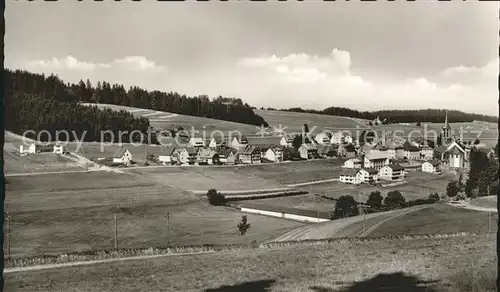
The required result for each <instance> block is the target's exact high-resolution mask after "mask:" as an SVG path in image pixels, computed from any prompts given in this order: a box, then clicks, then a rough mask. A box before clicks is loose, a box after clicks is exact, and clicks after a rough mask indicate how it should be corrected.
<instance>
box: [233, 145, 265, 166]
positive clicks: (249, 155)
mask: <svg viewBox="0 0 500 292" xmlns="http://www.w3.org/2000/svg"><path fill="white" fill-rule="evenodd" d="M236 155H237V160H238V162H240V163H243V164H256V163H261V162H262V160H261V154H260V151H259V150H258V149H257V147H255V146H251V145H247V146H246V147H245V148H242V149H239V150H238V152H237V153H236Z"/></svg>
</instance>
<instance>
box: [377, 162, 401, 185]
mask: <svg viewBox="0 0 500 292" xmlns="http://www.w3.org/2000/svg"><path fill="white" fill-rule="evenodd" d="M378 177H379V178H383V179H386V180H390V181H401V180H403V179H404V178H405V169H404V167H402V166H401V165H398V164H389V165H386V166H384V167H382V168H381V169H380V170H379V172H378Z"/></svg>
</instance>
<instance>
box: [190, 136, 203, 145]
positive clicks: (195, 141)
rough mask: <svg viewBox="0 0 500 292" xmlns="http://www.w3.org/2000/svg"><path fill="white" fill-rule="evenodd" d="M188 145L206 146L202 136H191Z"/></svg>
mask: <svg viewBox="0 0 500 292" xmlns="http://www.w3.org/2000/svg"><path fill="white" fill-rule="evenodd" d="M186 147H205V141H203V139H202V138H198V137H191V138H190V139H189V142H188V144H187V145H186Z"/></svg>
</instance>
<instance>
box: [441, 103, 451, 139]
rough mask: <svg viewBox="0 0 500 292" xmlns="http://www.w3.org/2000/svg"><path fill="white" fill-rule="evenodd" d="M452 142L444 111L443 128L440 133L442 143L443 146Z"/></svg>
mask: <svg viewBox="0 0 500 292" xmlns="http://www.w3.org/2000/svg"><path fill="white" fill-rule="evenodd" d="M451 140H452V138H451V127H450V125H449V124H448V111H446V114H445V118H444V126H443V131H442V143H443V144H444V145H446V144H448V143H450V142H451Z"/></svg>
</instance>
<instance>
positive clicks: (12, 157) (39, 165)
mask: <svg viewBox="0 0 500 292" xmlns="http://www.w3.org/2000/svg"><path fill="white" fill-rule="evenodd" d="M3 157H4V163H5V164H4V172H5V173H6V174H10V173H27V172H52V171H71V170H83V169H84V168H83V167H81V166H80V165H78V164H77V163H75V161H73V160H71V159H68V158H66V157H63V156H61V155H58V154H54V153H37V154H30V155H28V156H20V155H19V152H10V151H4V152H3Z"/></svg>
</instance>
